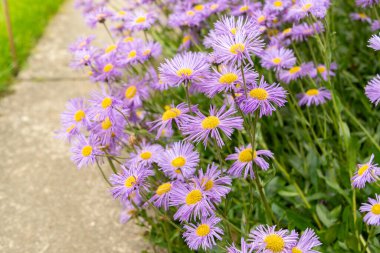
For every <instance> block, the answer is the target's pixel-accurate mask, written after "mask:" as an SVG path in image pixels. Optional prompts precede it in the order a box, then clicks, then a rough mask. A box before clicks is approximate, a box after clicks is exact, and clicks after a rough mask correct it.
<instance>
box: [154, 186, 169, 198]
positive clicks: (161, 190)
mask: <svg viewBox="0 0 380 253" xmlns="http://www.w3.org/2000/svg"><path fill="white" fill-rule="evenodd" d="M171 189H172V184H171V183H164V184H162V185H160V186H159V187H158V188H157V190H156V194H157V195H158V196H161V195H164V194H165V193H167V192H169V191H170V190H171Z"/></svg>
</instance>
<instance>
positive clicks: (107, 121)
mask: <svg viewBox="0 0 380 253" xmlns="http://www.w3.org/2000/svg"><path fill="white" fill-rule="evenodd" d="M111 126H112V122H111V121H110V118H109V117H107V118H106V119H105V120H103V122H102V128H103V129H104V130H107V129H108V128H110V127H111Z"/></svg>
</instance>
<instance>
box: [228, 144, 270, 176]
mask: <svg viewBox="0 0 380 253" xmlns="http://www.w3.org/2000/svg"><path fill="white" fill-rule="evenodd" d="M235 151H236V153H234V154H231V155H228V156H227V158H226V160H227V161H234V163H233V164H232V166H231V168H230V169H229V170H228V174H230V175H231V176H234V177H241V176H242V173H243V171H244V173H243V177H244V178H246V177H247V176H248V174H249V175H250V177H251V178H254V177H255V173H254V170H253V167H252V166H253V164H252V161H253V162H254V163H255V164H256V166H258V167H259V168H260V169H262V170H268V168H269V163H268V162H267V161H266V160H265V159H264V158H273V153H272V152H271V151H269V150H255V151H252V146H251V145H248V146H246V147H241V148H235Z"/></svg>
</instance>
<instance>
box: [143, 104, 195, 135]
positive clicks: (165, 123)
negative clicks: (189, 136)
mask: <svg viewBox="0 0 380 253" xmlns="http://www.w3.org/2000/svg"><path fill="white" fill-rule="evenodd" d="M191 110H192V111H196V110H197V106H195V105H194V106H192V107H191ZM188 113H189V106H188V105H187V104H185V103H181V104H179V105H177V106H174V105H171V106H170V108H168V109H167V110H166V111H165V112H164V113H163V114H162V116H161V118H160V119H157V120H155V121H152V122H149V123H148V125H150V126H151V128H150V130H149V131H152V130H154V129H157V128H158V130H157V136H156V139H158V138H159V137H160V136H161V134H162V130H163V129H166V128H169V129H172V123H173V121H174V122H175V123H176V124H177V127H178V128H180V127H181V125H182V123H183V122H184V121H185V120H186V119H187V118H188V117H189V115H188Z"/></svg>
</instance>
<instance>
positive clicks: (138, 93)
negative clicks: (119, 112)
mask: <svg viewBox="0 0 380 253" xmlns="http://www.w3.org/2000/svg"><path fill="white" fill-rule="evenodd" d="M120 97H122V100H123V103H124V107H130V108H138V107H140V106H142V104H143V101H144V100H147V99H148V98H149V89H148V87H147V86H146V85H145V80H139V79H138V78H132V79H130V80H129V82H128V84H126V85H123V87H122V88H121V90H120Z"/></svg>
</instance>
